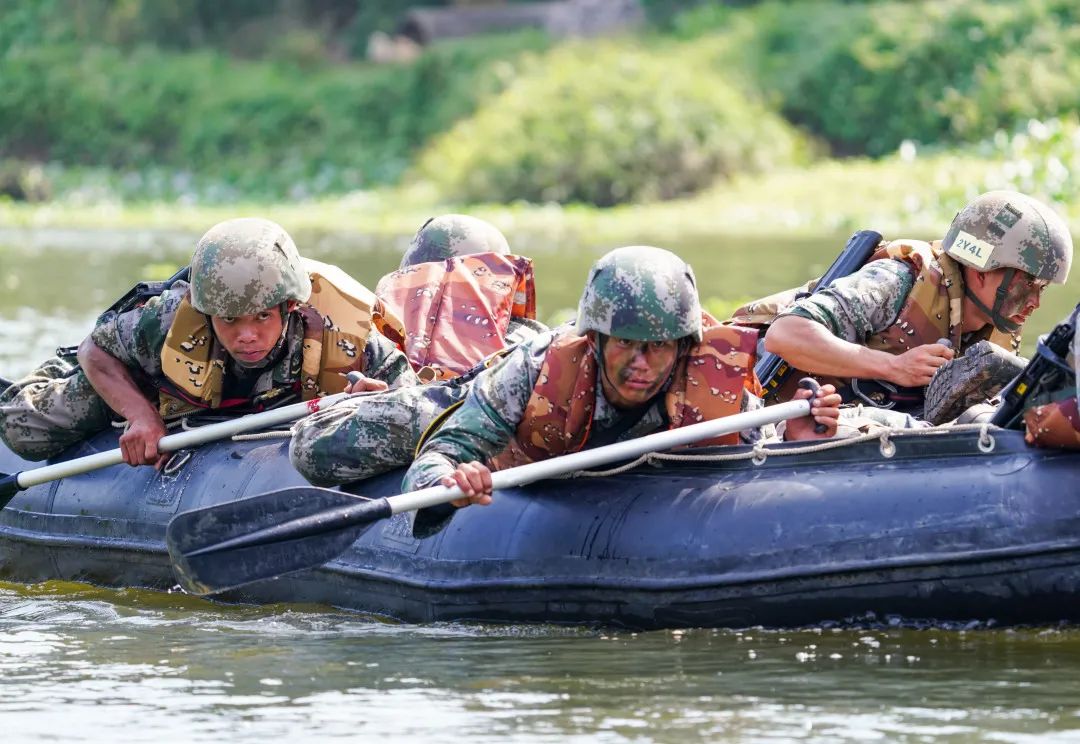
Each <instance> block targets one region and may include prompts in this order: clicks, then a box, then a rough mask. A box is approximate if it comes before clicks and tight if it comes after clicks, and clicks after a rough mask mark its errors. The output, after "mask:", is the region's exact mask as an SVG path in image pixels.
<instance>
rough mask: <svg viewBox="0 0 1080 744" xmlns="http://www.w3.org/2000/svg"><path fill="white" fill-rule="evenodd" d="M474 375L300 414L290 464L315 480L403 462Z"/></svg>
mask: <svg viewBox="0 0 1080 744" xmlns="http://www.w3.org/2000/svg"><path fill="white" fill-rule="evenodd" d="M482 369H483V367H482V366H479V367H477V369H476V372H477V373H478V372H479V371H480V370H482ZM475 376H476V374H475V373H473V374H466V375H463V376H460V377H456V378H454V379H452V380H448V381H446V382H433V383H430V384H428V385H416V386H413V387H403V388H398V389H397V390H391V391H388V392H382V393H368V394H365V395H359V396H356V397H353V398H349V399H347V400H345V401H343V402H341V403H338V404H337V405H334V406H332V407H330V408H328V409H325V410H322V411H319V412H318V413H315V414H312V415H311V416H308V417H306V418H304V419H301V420H300V421H298V422H297V423H296V425H295V426H294V427H293V437H292V442H291V444H290V447H289V456H290V458H291V460H292V464H293V466H294V467H295V468H296V469H297V470H298V471H299V472H300V474H301V475H303V476H304V477H305V478H307V479H308V480H309V481H311V482H312V483H314V484H315V485H317V486H331V485H335V484H339V483H349V482H352V481H357V480H362V479H364V478H369V477H371V476H373V475H378V474H379V473H384V472H386V471H388V470H393V469H394V468H400V467H404V466H405V465H408V464H409V463H410V462H412V459H413V457H414V456H415V454H416V448H417V445H418V444H419V443H420V439H421V437H423V435H424V433H425V432H427V430H428V428H429V427H430V426H431V425H432V424H433V423H434V422H435V421H436V420H437V419H438V418H439V416H440V415H442V414H443V413H444V412H445V411H446V410H447V409H448V408H450V407H451V406H452V405H454V404H456V403H459V402H460V401H462V400H464V398H465V396H466V394H467V393H468V392H469V384H470V382H471V381H472V379H473V378H474V377H475Z"/></svg>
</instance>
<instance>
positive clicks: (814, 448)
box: [566, 423, 997, 478]
mask: <svg viewBox="0 0 1080 744" xmlns="http://www.w3.org/2000/svg"><path fill="white" fill-rule="evenodd" d="M991 426H992V424H990V423H983V424H955V425H952V426H935V427H927V428H925V429H892V428H889V429H884V430H883V431H876V432H872V433H869V434H860V435H859V436H855V437H850V438H848V439H827V440H824V441H820V442H817V443H815V444H806V445H802V446H799V447H769V446H768V445H766V444H764V443H762V442H758V443H757V444H755V445H754V448H753V449H752V450H750V451H749V452H734V453H731V454H715V455H714V454H700V455H695V454H678V453H674V452H649V453H646V454H644V455H642V456H641V457H639V458H637V459H636V460H633V461H632V462H628V463H626V464H625V465H620V466H618V467H615V468H609V469H607V470H579V471H577V472H575V473H570V474H569V475H567V476H566V477H568V478H602V477H606V476H609V475H620V474H622V473H625V472H627V471H630V470H633V469H634V468H636V467H639V466H641V465H657V466H658V465H660V464H661V463H663V462H735V461H739V460H749V461H750V462H752V463H753V464H754V465H755V466H759V465H763V464H765V460H766V459H767V458H769V457H790V456H792V455H809V454H813V453H815V452H826V451H828V450H834V449H840V448H842V447H852V446H854V445H857V444H862V443H863V442H872V441H874V440H877V441H878V443H879V444H878V449H879V450H880V452H881V456H882V457H884V458H886V459H888V458H890V457H892V456H893V455H895V454H896V445H895V444H894V443H893V441H892V437H893V436H894V435H896V434H900V435H901V436H903V437H935V436H942V435H944V434H957V433H963V432H969V431H970V432H975V431H977V432H979V441H978V443H977V444H978V448H979V451H980V452H983V453H985V454H989V453H991V452H993V451H994V447H995V446H996V444H997V443H996V441H995V440H994V436H993V435H992V434H991V433H990V428H991ZM995 428H996V427H995Z"/></svg>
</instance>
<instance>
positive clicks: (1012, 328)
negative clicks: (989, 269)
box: [964, 268, 1020, 333]
mask: <svg viewBox="0 0 1080 744" xmlns="http://www.w3.org/2000/svg"><path fill="white" fill-rule="evenodd" d="M1014 276H1016V269H1014V268H1008V269H1006V270H1005V275H1004V276H1003V277H1002V279H1001V284H999V285H998V288H997V291H996V292H994V307H993V308H989V307H987V306H986V304H985V303H983V301H982V300H980V299H979V298H978V297H976V296H975V293H974V292H972V291H971V288H970V287H969V286H968V283H967V282H964V295H965V296H966V297H967V298H968V299H969V300H971V302H972V304H974V305H975V307H977V308H979V309H980V310H982V311H983V312H984V313H986V315H987V317H989V318H990V322H991V323H993V324H994V328H997V329H998V330H999V331H1001V332H1002V333H1016V332H1017V331H1019V330H1020V324H1019V323H1014V322H1013V321H1011V320H1009V319H1008V318H1006V317H1004V316H1003V315H1002V314H1001V308H1002V306H1003V305H1004V304H1005V298H1006V296H1007V295H1008V294H1009V285H1010V284H1012V280H1013V277H1014Z"/></svg>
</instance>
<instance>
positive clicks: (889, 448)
mask: <svg viewBox="0 0 1080 744" xmlns="http://www.w3.org/2000/svg"><path fill="white" fill-rule="evenodd" d="M890 431H891V430H889V429H887V430H885V431H883V432H881V436H880V437H878V440H879V442H880V444H879V445H878V449H879V450H880V451H881V456H882V457H884V458H885V459H889V458H891V457H892V456H893V455H895V454H896V445H895V444H893V441H892V440H891V439H889V432H890Z"/></svg>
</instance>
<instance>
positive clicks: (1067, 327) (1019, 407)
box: [990, 305, 1080, 428]
mask: <svg viewBox="0 0 1080 744" xmlns="http://www.w3.org/2000/svg"><path fill="white" fill-rule="evenodd" d="M1077 313H1080V305H1077V306H1076V309H1075V310H1073V312H1072V314H1071V315H1069V317H1068V318H1066V319H1065V320H1063V321H1062V322H1060V323H1058V324H1057V325H1056V326H1054V329H1053V330H1052V331H1050V333H1049V334H1047V335H1046V336H1045V337H1043V338H1040V339H1039V343H1038V345H1037V346H1036V350H1035V356H1034V358H1033V359H1032V360H1031V361H1030V362H1028V366H1027V367H1025V368H1024V371H1023V372H1021V373H1020V374H1018V375H1017V376H1016V377H1015V378H1013V381H1012V382H1010V383H1009V384H1008V385H1006V386H1005V389H1004V390H1002V391H1001V396H1000V397H1001V405H999V406H998V409H997V411H996V412H995V413H994V417H993V418H991V419H990V423H991V424H994V425H995V426H1003V427H1006V428H1008V427H1011V426H1013V425H1014V424H1015V423H1016V422H1017V420H1018V419H1019V417H1020V416H1021V415H1023V413H1024V404H1025V403H1026V402H1027V400H1028V398H1030V397H1031V394H1032V392H1034V391H1035V390H1038V389H1039V388H1041V387H1044V386H1045V385H1044V383H1045V382H1046V381H1047V380H1048V378H1050V377H1052V376H1055V375H1059V374H1062V373H1066V374H1067V373H1069V372H1072V367H1070V366H1069V364H1068V362H1066V361H1065V358H1066V357H1067V356H1068V354H1069V344H1070V343H1072V340H1073V338H1074V336H1075V334H1076V318H1077Z"/></svg>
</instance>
